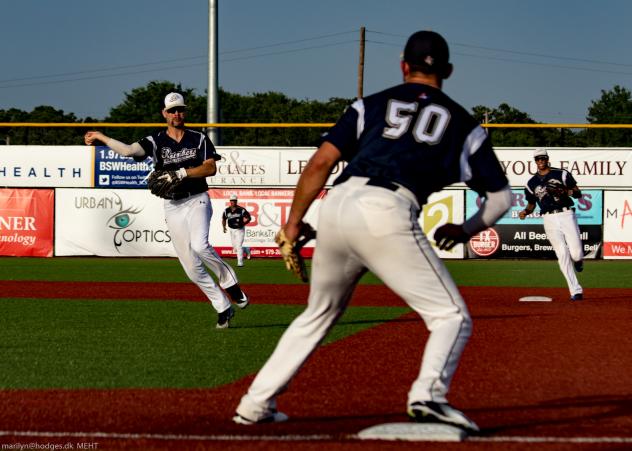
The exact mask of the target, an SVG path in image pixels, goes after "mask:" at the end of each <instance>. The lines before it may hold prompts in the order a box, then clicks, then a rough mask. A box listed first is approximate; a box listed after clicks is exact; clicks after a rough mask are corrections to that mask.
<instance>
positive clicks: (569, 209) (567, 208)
mask: <svg viewBox="0 0 632 451" xmlns="http://www.w3.org/2000/svg"><path fill="white" fill-rule="evenodd" d="M564 211H575V208H574V207H564V208H560V209H556V210H551V211H547V212H545V213H542V214H544V215H552V214H554V213H562V212H564Z"/></svg>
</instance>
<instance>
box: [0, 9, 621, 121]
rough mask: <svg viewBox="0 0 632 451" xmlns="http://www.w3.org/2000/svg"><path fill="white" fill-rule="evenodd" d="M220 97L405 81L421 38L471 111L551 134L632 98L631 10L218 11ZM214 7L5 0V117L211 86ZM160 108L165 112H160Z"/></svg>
mask: <svg viewBox="0 0 632 451" xmlns="http://www.w3.org/2000/svg"><path fill="white" fill-rule="evenodd" d="M217 11H218V47H219V63H218V70H219V77H218V78H219V86H220V87H222V88H223V89H225V90H227V91H229V92H233V93H238V94H252V93H260V92H268V91H275V92H281V93H283V94H285V95H287V96H289V97H292V98H296V99H301V100H321V101H322V100H327V99H329V98H332V97H343V98H354V97H356V95H357V92H358V62H359V48H360V45H359V40H360V39H359V38H360V29H361V27H365V29H366V47H365V68H364V84H363V90H364V95H365V96H366V95H369V94H371V93H373V92H377V91H380V90H382V89H384V88H387V87H389V86H392V85H395V84H398V83H400V82H401V73H400V69H399V60H400V55H401V52H402V50H403V47H404V44H405V42H406V39H407V37H408V36H409V35H410V34H412V33H414V32H415V31H418V30H433V31H436V32H439V33H441V34H442V35H443V36H444V37H445V38H446V40H447V41H448V44H449V45H450V49H451V62H452V63H453V64H454V73H453V75H452V77H450V79H448V80H447V81H446V82H445V84H444V90H445V91H446V93H447V94H448V95H450V96H451V97H452V98H453V99H454V100H456V101H457V102H459V103H460V104H462V105H463V106H464V107H466V108H467V109H468V110H471V108H472V107H474V106H477V105H484V106H487V107H490V108H495V107H497V106H498V105H500V104H501V103H507V104H509V105H510V106H512V107H514V108H517V109H519V110H521V111H524V112H526V113H528V114H529V115H530V116H531V118H532V119H534V120H536V121H538V122H545V123H586V116H587V114H588V108H589V107H590V104H591V102H592V101H595V100H598V99H599V98H600V97H601V94H602V91H608V90H611V89H612V88H613V87H614V86H615V85H620V86H623V87H626V88H627V89H632V51H630V43H632V26H630V24H629V21H630V18H631V17H632V2H630V1H629V0H600V1H598V2H597V1H595V0H593V1H590V0H588V1H584V2H578V1H577V0H546V1H544V0H529V1H525V0H479V1H477V2H472V1H467V0H462V1H459V0H439V1H423V0H389V1H388V2H384V1H373V0H365V1H362V0H335V1H334V0H311V1H305V0H268V1H261V0H217ZM208 15H209V1H208V0H180V1H173V0H170V1H166V0H107V1H95V0H54V1H52V0H49V1H46V0H19V1H16V0H0V56H1V61H2V63H1V64H0V109H8V108H18V109H21V110H25V111H31V110H32V109H33V108H35V107H37V106H39V105H50V106H53V107H54V108H56V109H61V110H63V111H64V112H65V113H74V114H75V115H76V116H77V117H78V118H85V117H88V116H89V117H92V118H96V119H103V118H105V117H106V116H107V115H108V113H109V111H110V109H111V108H113V107H115V106H117V105H119V104H121V103H122V102H123V101H124V100H125V94H126V93H129V92H131V90H133V89H135V88H139V87H143V86H146V85H147V83H148V82H150V81H152V80H167V81H171V82H174V83H180V84H181V85H182V86H183V87H184V88H191V89H194V90H195V92H196V93H197V94H204V93H205V92H206V89H207V87H208V63H207V57H208ZM157 108H160V106H157Z"/></svg>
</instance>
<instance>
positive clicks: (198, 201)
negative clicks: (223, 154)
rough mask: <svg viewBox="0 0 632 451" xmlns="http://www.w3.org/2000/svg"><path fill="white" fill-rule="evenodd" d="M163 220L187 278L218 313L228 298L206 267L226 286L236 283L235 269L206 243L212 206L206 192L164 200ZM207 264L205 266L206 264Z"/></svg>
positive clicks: (228, 302)
mask: <svg viewBox="0 0 632 451" xmlns="http://www.w3.org/2000/svg"><path fill="white" fill-rule="evenodd" d="M164 208H165V220H166V221H167V227H168V228H169V233H170V234H171V242H172V243H173V247H174V248H175V250H176V254H177V255H178V259H179V260H180V264H181V265H182V268H184V271H185V272H186V274H187V276H188V277H189V279H191V281H192V282H194V283H195V284H196V285H197V286H198V287H200V289H201V290H202V292H203V293H204V294H205V295H206V297H207V298H208V299H209V301H211V304H213V307H214V308H215V310H217V311H218V312H223V311H225V310H226V309H227V308H228V307H230V305H231V304H230V301H229V300H228V298H227V297H226V295H225V294H224V292H223V291H222V290H220V289H219V287H218V286H217V284H216V283H215V281H214V280H213V278H212V277H211V276H210V274H209V273H208V271H207V270H206V267H208V268H209V269H210V270H211V271H213V273H214V274H215V275H216V276H217V278H218V282H219V285H220V286H221V287H222V288H228V287H231V286H233V285H235V284H236V283H238V280H237V276H236V275H235V271H234V270H233V268H231V267H230V266H229V265H228V264H226V263H225V262H224V261H223V260H222V259H221V257H220V256H219V255H218V254H217V252H216V251H215V249H213V246H211V245H210V244H209V236H208V234H209V224H210V222H211V217H212V215H213V207H212V206H211V201H210V199H209V197H208V194H207V193H205V192H204V193H200V194H195V195H193V196H190V197H187V198H186V199H181V200H165V202H164ZM205 265H206V266H205Z"/></svg>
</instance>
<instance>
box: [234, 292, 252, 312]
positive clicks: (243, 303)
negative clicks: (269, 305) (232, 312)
mask: <svg viewBox="0 0 632 451" xmlns="http://www.w3.org/2000/svg"><path fill="white" fill-rule="evenodd" d="M235 304H237V307H239V308H240V309H242V310H243V309H245V308H246V307H248V304H250V298H249V297H248V296H246V293H244V292H243V291H242V292H241V297H240V298H239V299H237V300H236V301H235Z"/></svg>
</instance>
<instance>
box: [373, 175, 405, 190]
mask: <svg viewBox="0 0 632 451" xmlns="http://www.w3.org/2000/svg"><path fill="white" fill-rule="evenodd" d="M366 184H367V185H371V186H379V187H382V188H386V189H389V190H391V191H397V189H398V188H399V185H397V184H395V183H393V182H391V181H390V180H386V179H381V178H378V177H370V178H369V181H368V182H366Z"/></svg>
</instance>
